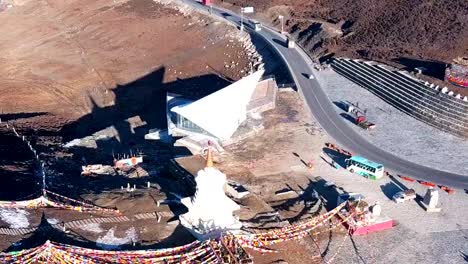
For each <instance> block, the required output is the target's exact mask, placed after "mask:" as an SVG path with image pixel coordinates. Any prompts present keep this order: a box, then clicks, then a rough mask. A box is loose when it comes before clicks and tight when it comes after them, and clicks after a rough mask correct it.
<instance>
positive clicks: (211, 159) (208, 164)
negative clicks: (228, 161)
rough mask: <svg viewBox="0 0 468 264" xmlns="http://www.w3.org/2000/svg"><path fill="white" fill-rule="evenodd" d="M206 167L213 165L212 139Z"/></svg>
mask: <svg viewBox="0 0 468 264" xmlns="http://www.w3.org/2000/svg"><path fill="white" fill-rule="evenodd" d="M205 167H206V168H212V167H213V150H212V149H211V141H208V151H207V154H206V166H205Z"/></svg>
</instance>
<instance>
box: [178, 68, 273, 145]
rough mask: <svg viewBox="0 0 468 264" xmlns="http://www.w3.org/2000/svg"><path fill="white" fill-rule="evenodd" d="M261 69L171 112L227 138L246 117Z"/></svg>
mask: <svg viewBox="0 0 468 264" xmlns="http://www.w3.org/2000/svg"><path fill="white" fill-rule="evenodd" d="M263 73H264V71H263V70H260V71H257V72H255V73H253V74H251V75H249V76H247V77H244V78H242V79H240V80H239V81H237V82H235V83H233V84H231V85H229V86H227V87H226V88H223V89H221V90H219V91H217V92H215V93H212V94H210V95H208V96H205V97H203V98H202V99H200V100H198V101H195V102H193V103H189V104H185V105H181V106H176V107H173V108H172V109H171V111H172V112H175V113H177V114H179V115H180V116H183V117H184V118H186V119H188V120H190V121H191V122H192V123H194V124H196V125H197V126H199V127H200V128H202V129H204V130H205V131H207V132H208V133H210V134H211V135H213V136H215V137H217V138H219V139H221V140H225V139H229V138H230V137H231V136H232V135H233V134H234V132H235V131H236V130H237V128H238V127H239V125H240V124H241V123H242V122H244V121H245V119H246V118H247V111H246V109H247V105H248V104H249V102H250V99H251V98H252V95H253V93H254V91H255V88H256V87H257V84H258V82H259V81H260V79H261V77H262V75H263Z"/></svg>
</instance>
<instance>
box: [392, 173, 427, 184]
mask: <svg viewBox="0 0 468 264" xmlns="http://www.w3.org/2000/svg"><path fill="white" fill-rule="evenodd" d="M398 176H400V178H402V179H403V180H405V181H408V182H414V181H415V180H414V179H411V178H410V177H408V176H403V175H398ZM421 184H422V183H421Z"/></svg>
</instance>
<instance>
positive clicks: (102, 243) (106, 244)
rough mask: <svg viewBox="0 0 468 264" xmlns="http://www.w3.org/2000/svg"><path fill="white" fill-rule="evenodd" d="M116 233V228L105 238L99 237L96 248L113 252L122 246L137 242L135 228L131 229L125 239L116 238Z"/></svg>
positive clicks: (126, 233)
mask: <svg viewBox="0 0 468 264" xmlns="http://www.w3.org/2000/svg"><path fill="white" fill-rule="evenodd" d="M114 232H115V227H114V228H112V229H110V230H109V231H108V232H107V233H106V234H105V235H104V236H102V237H99V238H98V239H97V240H96V246H98V247H100V248H102V249H105V250H112V249H118V248H119V247H120V246H121V245H124V244H129V243H131V242H133V241H137V234H136V230H135V228H134V227H131V228H130V229H128V230H127V231H126V232H125V237H116V236H115V235H114Z"/></svg>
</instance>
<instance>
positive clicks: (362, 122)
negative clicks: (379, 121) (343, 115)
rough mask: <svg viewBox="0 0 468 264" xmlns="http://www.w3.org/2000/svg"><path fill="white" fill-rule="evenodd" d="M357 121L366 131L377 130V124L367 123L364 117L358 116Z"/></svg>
mask: <svg viewBox="0 0 468 264" xmlns="http://www.w3.org/2000/svg"><path fill="white" fill-rule="evenodd" d="M355 120H356V125H358V126H360V127H362V128H364V129H365V130H369V129H373V128H375V124H374V123H371V122H369V121H367V118H366V116H364V115H356V118H355Z"/></svg>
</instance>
